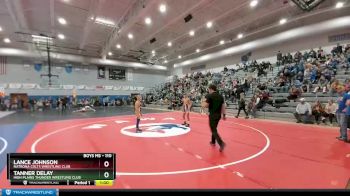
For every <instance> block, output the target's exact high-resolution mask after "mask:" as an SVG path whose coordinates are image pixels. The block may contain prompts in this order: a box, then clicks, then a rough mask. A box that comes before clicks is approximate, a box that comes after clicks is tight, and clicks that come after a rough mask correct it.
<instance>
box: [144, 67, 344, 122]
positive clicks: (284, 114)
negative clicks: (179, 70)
mask: <svg viewBox="0 0 350 196" xmlns="http://www.w3.org/2000/svg"><path fill="white" fill-rule="evenodd" d="M281 69H282V67H276V66H275V67H274V68H273V71H267V74H266V75H264V76H261V77H259V80H260V82H262V83H264V82H267V81H268V80H269V79H272V80H274V79H275V77H276V76H277V74H278V73H279V71H280V70H281ZM349 73H350V72H349V71H347V70H345V69H344V68H341V67H340V68H338V70H337V74H336V75H335V78H336V79H338V80H339V81H340V82H342V83H344V82H345V80H346V79H350V77H349ZM247 74H250V75H256V72H253V73H247V72H245V71H243V70H240V71H238V72H236V73H235V75H234V77H233V78H235V79H239V78H244V77H246V75H247ZM315 87H316V84H314V85H312V90H313V89H314V88H315ZM254 89H256V85H253V86H252V88H251V89H250V90H249V91H248V92H246V96H245V99H246V103H248V102H249V101H250V99H251V98H252V96H253V94H254ZM271 95H272V99H283V98H285V99H287V97H288V95H289V93H272V92H271ZM336 96H337V95H336V94H334V95H331V94H330V93H327V94H323V93H322V92H318V93H316V94H314V93H303V94H302V96H301V97H302V98H305V100H306V101H307V102H309V103H310V104H311V105H312V104H313V103H315V102H316V100H319V101H320V102H321V103H322V104H326V103H327V102H328V100H330V99H333V100H335V99H336ZM297 105H298V100H296V101H295V102H294V101H290V102H286V103H283V104H280V107H278V108H276V107H272V106H270V105H268V104H266V106H265V107H263V108H262V109H261V110H259V111H257V112H256V117H257V118H259V119H274V120H281V121H289V122H290V121H295V118H294V115H293V113H294V112H295V108H296V106H297ZM193 106H194V107H193V111H194V112H199V111H200V103H194V104H193ZM147 107H150V108H155V109H163V110H168V107H169V106H168V105H159V104H156V103H152V104H150V105H148V106H147ZM237 113H238V107H237V103H233V102H228V107H227V114H228V115H229V116H236V115H237ZM242 113H243V112H242ZM242 113H241V115H240V116H241V117H245V116H244V113H243V114H242Z"/></svg>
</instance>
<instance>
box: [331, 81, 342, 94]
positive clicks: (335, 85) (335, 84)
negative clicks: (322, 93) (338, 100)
mask: <svg viewBox="0 0 350 196" xmlns="http://www.w3.org/2000/svg"><path fill="white" fill-rule="evenodd" d="M341 87H343V85H342V84H341V83H340V82H339V80H335V81H334V82H333V83H332V84H331V89H330V92H331V95H332V96H333V95H334V94H335V93H337V92H338V90H339V88H341Z"/></svg>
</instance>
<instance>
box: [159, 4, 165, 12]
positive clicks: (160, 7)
mask: <svg viewBox="0 0 350 196" xmlns="http://www.w3.org/2000/svg"><path fill="white" fill-rule="evenodd" d="M159 11H160V12H161V13H165V12H166V5H165V4H161V5H160V6H159Z"/></svg>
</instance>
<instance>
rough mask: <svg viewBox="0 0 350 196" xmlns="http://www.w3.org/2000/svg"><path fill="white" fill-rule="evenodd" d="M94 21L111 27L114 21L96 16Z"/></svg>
mask: <svg viewBox="0 0 350 196" xmlns="http://www.w3.org/2000/svg"><path fill="white" fill-rule="evenodd" d="M95 23H97V24H101V25H106V26H111V27H114V26H115V23H114V22H113V21H112V20H108V19H105V18H96V19H95Z"/></svg>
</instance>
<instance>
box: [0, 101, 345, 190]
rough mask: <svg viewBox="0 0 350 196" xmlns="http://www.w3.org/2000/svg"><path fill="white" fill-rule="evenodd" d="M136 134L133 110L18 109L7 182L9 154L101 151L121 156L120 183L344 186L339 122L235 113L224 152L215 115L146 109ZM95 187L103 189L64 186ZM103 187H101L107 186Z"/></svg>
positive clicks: (3, 148) (4, 135)
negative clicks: (215, 138)
mask: <svg viewBox="0 0 350 196" xmlns="http://www.w3.org/2000/svg"><path fill="white" fill-rule="evenodd" d="M143 112H144V116H143V120H142V121H141V124H142V126H141V128H142V129H143V130H144V132H143V133H142V134H135V133H134V129H135V127H134V126H135V117H134V115H133V111H132V108H130V107H118V108H100V109H97V111H96V112H88V113H72V112H71V111H67V112H63V113H60V112H58V111H44V112H35V113H30V112H17V113H15V114H10V115H8V116H5V117H2V118H1V119H0V140H1V141H0V156H1V159H0V170H2V172H1V175H0V178H1V180H0V187H3V188H6V187H9V186H10V185H9V182H8V181H7V180H6V154H7V153H11V152H12V153H13V152H32V153H80V152H84V153H85V152H101V153H107V152H108V153H110V152H113V153H116V154H117V174H116V175H117V179H116V181H115V184H114V186H113V187H105V188H114V189H344V188H346V187H347V184H348V182H349V177H350V145H349V144H347V143H344V142H340V141H338V140H336V139H335V138H336V137H337V136H338V135H339V133H338V129H337V128H331V127H320V126H311V125H301V124H296V123H288V122H277V121H267V120H256V119H254V120H245V119H233V118H229V119H227V120H226V121H221V122H220V125H219V133H220V134H221V136H222V138H223V140H224V141H225V142H226V143H227V147H226V148H225V150H224V152H223V153H220V152H219V149H218V146H216V147H212V146H210V145H209V141H210V138H211V133H210V129H209V126H208V117H207V116H205V115H200V114H195V113H192V114H191V127H190V129H187V128H184V127H182V126H181V124H182V123H183V121H182V114H181V113H180V112H160V111H155V110H148V109H144V110H143ZM57 188H63V189H64V188H70V189H71V188H84V189H86V188H91V189H96V187H57ZM99 188H100V187H99Z"/></svg>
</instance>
